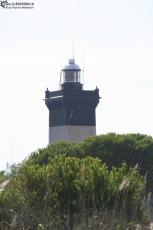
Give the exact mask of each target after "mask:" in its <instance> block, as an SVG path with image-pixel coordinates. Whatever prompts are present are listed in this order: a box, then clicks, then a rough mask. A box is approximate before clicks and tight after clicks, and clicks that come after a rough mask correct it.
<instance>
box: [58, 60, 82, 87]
mask: <svg viewBox="0 0 153 230" xmlns="http://www.w3.org/2000/svg"><path fill="white" fill-rule="evenodd" d="M62 72H63V83H71V82H72V83H73V82H80V73H81V69H80V67H79V66H78V65H76V64H75V60H74V59H70V60H69V63H68V65H66V66H65V67H64V68H63V69H62Z"/></svg>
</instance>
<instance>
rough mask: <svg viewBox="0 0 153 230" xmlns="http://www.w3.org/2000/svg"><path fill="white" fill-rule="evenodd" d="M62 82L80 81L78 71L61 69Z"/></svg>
mask: <svg viewBox="0 0 153 230" xmlns="http://www.w3.org/2000/svg"><path fill="white" fill-rule="evenodd" d="M63 80H64V82H80V71H78V70H77V71H76V70H65V71H63Z"/></svg>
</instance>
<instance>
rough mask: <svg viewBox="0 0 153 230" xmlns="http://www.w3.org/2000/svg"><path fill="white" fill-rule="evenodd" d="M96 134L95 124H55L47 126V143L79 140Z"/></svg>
mask: <svg viewBox="0 0 153 230" xmlns="http://www.w3.org/2000/svg"><path fill="white" fill-rule="evenodd" d="M95 135H96V127H95V126H68V125H67V126H56V127H50V128H49V143H53V142H56V141H61V140H64V141H74V142H81V141H82V140H84V139H85V138H87V137H89V136H95Z"/></svg>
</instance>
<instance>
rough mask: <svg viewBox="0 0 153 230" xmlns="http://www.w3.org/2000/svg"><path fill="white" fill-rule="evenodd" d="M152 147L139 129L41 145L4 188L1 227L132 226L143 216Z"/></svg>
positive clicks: (111, 227)
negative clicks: (41, 147)
mask: <svg viewBox="0 0 153 230" xmlns="http://www.w3.org/2000/svg"><path fill="white" fill-rule="evenodd" d="M152 150H153V139H152V138H151V137H148V136H146V135H140V134H128V135H116V134H107V135H101V136H95V137H91V138H88V139H86V140H85V141H84V142H82V143H80V144H75V143H66V142H58V143H55V144H52V145H49V146H48V147H47V148H44V149H39V150H38V151H37V152H34V153H32V154H31V156H30V157H29V159H28V160H27V161H26V162H23V163H22V164H21V165H20V166H18V167H16V171H15V170H14V171H13V174H12V175H11V176H10V182H9V184H8V185H7V186H6V188H5V190H4V191H3V192H1V193H0V229H6V230H7V229H21V228H23V229H28V230H30V229H31V230H34V229H48V230H50V229H55V230H56V229H59V230H60V229H61V230H62V229H114V230H115V229H126V228H127V226H129V229H131V228H130V224H131V223H132V224H136V223H138V222H143V221H144V219H145V215H146V213H145V209H144V200H143V198H144V192H145V182H146V181H147V190H151V189H152V186H151V180H152V179H151V178H152V177H151V175H152V170H153V169H152V162H153V159H152V158H153V151H152ZM145 175H146V176H145ZM144 176H145V177H144ZM146 178H147V179H146ZM145 220H146V219H145ZM80 226H82V227H80ZM79 227H80V228H79ZM127 229H128V228H127ZM133 229H134V228H133Z"/></svg>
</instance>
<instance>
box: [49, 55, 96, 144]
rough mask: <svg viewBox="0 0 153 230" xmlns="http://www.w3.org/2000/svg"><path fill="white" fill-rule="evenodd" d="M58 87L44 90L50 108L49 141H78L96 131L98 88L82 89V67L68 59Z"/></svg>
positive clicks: (92, 134)
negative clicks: (56, 89) (57, 88)
mask: <svg viewBox="0 0 153 230" xmlns="http://www.w3.org/2000/svg"><path fill="white" fill-rule="evenodd" d="M60 78H61V80H60V89H59V90H58V91H49V90H48V88H47V90H46V91H45V104H46V106H47V108H48V110H49V143H53V142H56V141H60V140H64V141H73V142H81V141H82V140H84V139H85V138H86V137H88V136H94V135H96V107H97V105H98V103H99V90H98V88H97V87H96V89H94V90H84V89H83V84H82V83H81V69H80V67H79V66H78V65H77V64H75V60H74V59H70V60H69V62H68V64H67V65H66V66H65V67H64V68H63V69H62V71H61V77H60Z"/></svg>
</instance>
